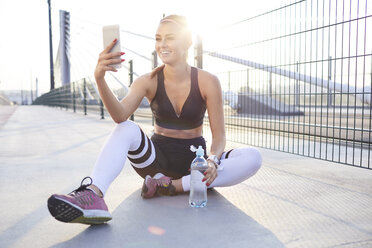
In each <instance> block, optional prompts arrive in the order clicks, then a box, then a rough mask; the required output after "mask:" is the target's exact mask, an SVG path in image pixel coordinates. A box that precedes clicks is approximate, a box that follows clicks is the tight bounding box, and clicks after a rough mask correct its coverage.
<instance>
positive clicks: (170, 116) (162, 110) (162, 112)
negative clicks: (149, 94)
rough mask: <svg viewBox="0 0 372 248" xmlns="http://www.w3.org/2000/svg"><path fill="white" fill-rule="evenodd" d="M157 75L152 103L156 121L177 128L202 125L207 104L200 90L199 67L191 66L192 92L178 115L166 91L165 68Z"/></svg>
mask: <svg viewBox="0 0 372 248" xmlns="http://www.w3.org/2000/svg"><path fill="white" fill-rule="evenodd" d="M157 77H158V86H157V89H156V94H155V97H154V99H153V100H152V101H151V104H150V107H151V111H152V113H153V115H154V117H155V123H156V124H157V125H158V126H160V127H164V128H169V129H177V130H186V129H193V128H196V127H199V126H200V125H202V124H203V119H204V114H205V110H206V104H205V101H204V100H203V98H202V96H201V94H200V90H199V83H198V69H197V68H195V67H191V89H190V94H189V95H188V97H187V98H186V101H185V103H184V104H183V106H182V109H181V114H180V115H179V116H177V114H176V111H175V110H174V108H173V105H172V103H171V102H170V100H169V98H168V96H167V93H166V91H165V87H164V73H163V70H160V71H159V72H158V73H157Z"/></svg>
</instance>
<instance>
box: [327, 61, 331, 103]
mask: <svg viewBox="0 0 372 248" xmlns="http://www.w3.org/2000/svg"><path fill="white" fill-rule="evenodd" d="M331 80H332V56H329V60H328V87H327V90H328V94H327V103H328V107H331V106H332V93H331V90H329V81H331Z"/></svg>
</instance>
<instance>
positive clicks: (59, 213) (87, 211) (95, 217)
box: [48, 177, 112, 225]
mask: <svg viewBox="0 0 372 248" xmlns="http://www.w3.org/2000/svg"><path fill="white" fill-rule="evenodd" d="M87 178H89V179H90V183H89V184H83V182H84V180H85V179H87ZM92 182H93V181H92V178H90V177H85V178H84V179H83V180H82V181H81V184H80V187H79V188H77V189H76V190H74V191H72V192H71V193H69V194H68V195H57V194H54V195H52V196H51V197H49V199H48V209H49V212H50V214H51V215H52V216H53V217H54V218H56V219H57V220H59V221H62V222H69V223H82V224H88V225H94V224H103V223H105V222H107V221H109V220H111V219H112V217H111V214H110V213H109V211H108V208H107V205H106V203H105V201H104V200H103V198H101V197H99V196H98V195H96V194H95V193H94V192H93V191H92V190H91V189H88V188H87V187H88V186H90V185H92Z"/></svg>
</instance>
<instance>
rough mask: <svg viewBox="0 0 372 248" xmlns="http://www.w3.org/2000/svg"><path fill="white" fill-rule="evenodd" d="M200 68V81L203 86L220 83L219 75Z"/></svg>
mask: <svg viewBox="0 0 372 248" xmlns="http://www.w3.org/2000/svg"><path fill="white" fill-rule="evenodd" d="M197 70H198V81H199V84H200V85H201V86H204V87H210V86H212V87H213V86H215V85H216V84H220V81H219V79H218V77H217V76H216V75H214V74H212V73H210V72H208V71H206V70H203V69H200V68H197Z"/></svg>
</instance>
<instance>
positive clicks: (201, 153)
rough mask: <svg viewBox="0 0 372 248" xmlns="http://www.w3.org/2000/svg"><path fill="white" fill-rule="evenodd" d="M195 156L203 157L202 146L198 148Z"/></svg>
mask: <svg viewBox="0 0 372 248" xmlns="http://www.w3.org/2000/svg"><path fill="white" fill-rule="evenodd" d="M196 156H201V157H203V156H204V149H203V147H202V146H199V147H198V150H196Z"/></svg>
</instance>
